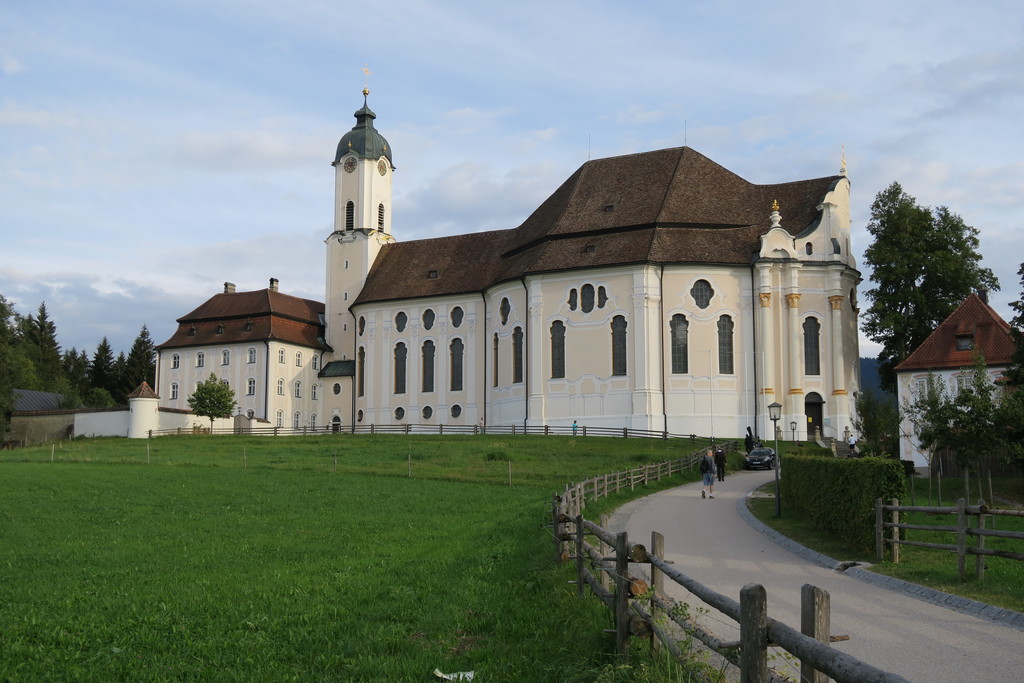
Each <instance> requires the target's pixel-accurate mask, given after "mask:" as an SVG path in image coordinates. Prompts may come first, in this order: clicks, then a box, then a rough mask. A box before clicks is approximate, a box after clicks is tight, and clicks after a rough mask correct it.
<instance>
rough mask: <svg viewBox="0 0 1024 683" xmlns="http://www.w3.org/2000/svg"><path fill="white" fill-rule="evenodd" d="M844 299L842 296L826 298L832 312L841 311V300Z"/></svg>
mask: <svg viewBox="0 0 1024 683" xmlns="http://www.w3.org/2000/svg"><path fill="white" fill-rule="evenodd" d="M845 298H846V297H844V296H830V297H829V298H828V302H829V303H830V304H832V310H833V311H838V310H840V309H842V307H843V299H845Z"/></svg>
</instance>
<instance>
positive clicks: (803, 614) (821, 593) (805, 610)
mask: <svg viewBox="0 0 1024 683" xmlns="http://www.w3.org/2000/svg"><path fill="white" fill-rule="evenodd" d="M830 602H831V599H830V597H829V594H828V591H826V590H824V589H821V588H818V587H817V586H812V585H811V584H809V583H805V584H804V585H803V587H801V588H800V633H803V634H804V635H805V636H808V637H809V638H814V639H815V640H817V641H818V642H820V643H825V644H826V645H827V644H829V641H830V638H831V635H832V632H831V625H830V621H831V618H832V617H831V611H830ZM805 681H806V683H828V676H826V675H825V674H824V673H823V672H821V671H818V670H817V669H815V668H814V667H813V666H811V664H810V663H809V662H808V661H807V660H805V659H801V660H800V682H801V683H804V682H805Z"/></svg>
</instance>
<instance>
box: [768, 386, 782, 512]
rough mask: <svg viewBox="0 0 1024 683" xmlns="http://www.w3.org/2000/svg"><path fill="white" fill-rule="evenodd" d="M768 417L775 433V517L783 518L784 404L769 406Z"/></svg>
mask: <svg viewBox="0 0 1024 683" xmlns="http://www.w3.org/2000/svg"><path fill="white" fill-rule="evenodd" d="M768 417H769V418H770V419H771V421H772V429H773V431H774V432H775V516H776V517H782V493H781V491H780V490H779V464H780V458H779V420H780V419H782V404H781V403H772V404H771V405H769V406H768Z"/></svg>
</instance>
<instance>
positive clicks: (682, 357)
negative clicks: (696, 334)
mask: <svg viewBox="0 0 1024 683" xmlns="http://www.w3.org/2000/svg"><path fill="white" fill-rule="evenodd" d="M669 329H670V330H671V336H672V344H671V346H672V374H673V375H685V374H686V373H688V372H689V371H690V357H689V356H690V354H689V333H690V323H689V322H688V321H687V320H686V316H685V315H683V314H681V313H676V314H675V315H674V316H672V321H671V322H670V323H669Z"/></svg>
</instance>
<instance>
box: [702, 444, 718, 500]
mask: <svg viewBox="0 0 1024 683" xmlns="http://www.w3.org/2000/svg"><path fill="white" fill-rule="evenodd" d="M700 474H701V477H703V479H704V486H703V487H701V490H700V497H701V498H707V497H708V496H710V497H712V498H714V497H715V460H714V458H713V457H712V455H711V449H710V448H709V449H708V452H707V453H705V454H704V455H702V456H701V458H700Z"/></svg>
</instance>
